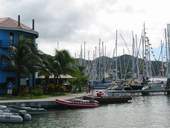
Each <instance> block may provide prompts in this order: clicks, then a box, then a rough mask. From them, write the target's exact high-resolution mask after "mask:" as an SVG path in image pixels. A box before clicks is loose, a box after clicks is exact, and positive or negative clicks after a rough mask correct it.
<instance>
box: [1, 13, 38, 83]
mask: <svg viewBox="0 0 170 128" xmlns="http://www.w3.org/2000/svg"><path fill="white" fill-rule="evenodd" d="M21 35H22V36H24V37H25V38H31V39H33V40H34V42H35V39H36V38H38V32H36V31H35V30H34V20H32V27H31V28H30V27H28V26H26V25H24V24H22V23H21V22H20V16H18V20H17V21H16V20H14V19H12V18H9V17H7V18H0V84H1V83H5V82H8V81H11V80H15V79H16V74H15V72H12V71H10V70H9V69H8V67H9V61H7V58H6V57H5V56H6V55H9V54H10V53H11V51H10V47H11V46H16V45H17V43H18V41H19V37H20V36H21Z"/></svg>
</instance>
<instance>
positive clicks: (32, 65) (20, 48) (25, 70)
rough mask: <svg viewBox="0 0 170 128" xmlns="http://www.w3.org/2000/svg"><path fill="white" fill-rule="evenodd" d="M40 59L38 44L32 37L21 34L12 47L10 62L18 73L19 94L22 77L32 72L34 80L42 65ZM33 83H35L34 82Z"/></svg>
mask: <svg viewBox="0 0 170 128" xmlns="http://www.w3.org/2000/svg"><path fill="white" fill-rule="evenodd" d="M40 61H41V60H40V58H39V53H38V49H37V46H36V44H35V43H34V41H33V40H32V39H25V38H24V37H23V36H21V37H20V38H19V41H18V43H17V44H16V46H15V47H14V46H12V47H11V54H10V62H11V66H12V68H13V70H14V71H15V73H16V82H17V94H19V89H20V78H22V77H29V75H30V74H32V78H33V81H34V73H35V71H36V70H37V68H38V67H39V66H40ZM32 83H33V85H34V82H32Z"/></svg>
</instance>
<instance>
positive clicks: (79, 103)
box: [56, 99, 99, 108]
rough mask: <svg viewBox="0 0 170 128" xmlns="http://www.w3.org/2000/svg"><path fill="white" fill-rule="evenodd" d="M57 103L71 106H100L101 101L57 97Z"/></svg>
mask: <svg viewBox="0 0 170 128" xmlns="http://www.w3.org/2000/svg"><path fill="white" fill-rule="evenodd" d="M56 103H57V104H59V105H62V106H65V107H69V108H95V107H98V106H99V103H98V102H97V101H95V100H82V99H73V100H61V99H56Z"/></svg>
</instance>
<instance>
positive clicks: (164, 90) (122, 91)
mask: <svg viewBox="0 0 170 128" xmlns="http://www.w3.org/2000/svg"><path fill="white" fill-rule="evenodd" d="M109 92H111V93H159V92H164V93H167V92H170V89H159V90H158V89H152V90H151V89H150V90H149V89H148V90H111V89H110V90H109Z"/></svg>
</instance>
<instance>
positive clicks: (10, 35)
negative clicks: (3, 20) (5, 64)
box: [9, 32, 14, 45]
mask: <svg viewBox="0 0 170 128" xmlns="http://www.w3.org/2000/svg"><path fill="white" fill-rule="evenodd" d="M9 39H10V44H11V45H14V33H12V32H10V33H9Z"/></svg>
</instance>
